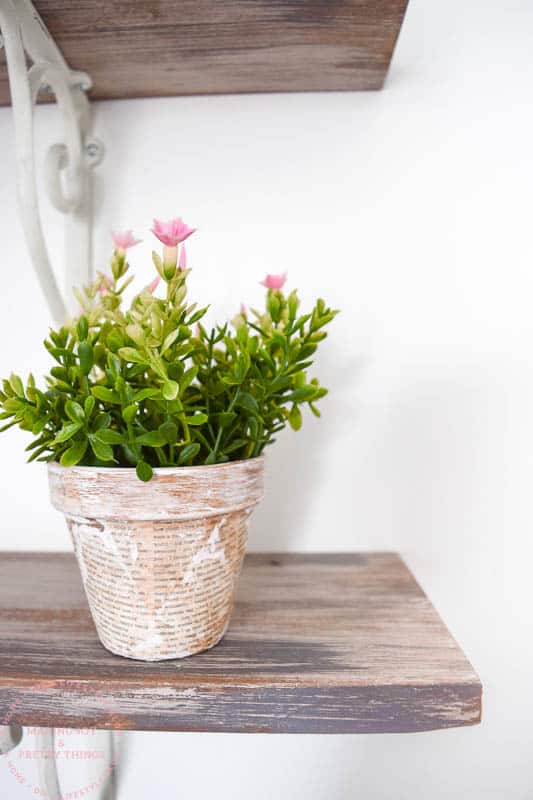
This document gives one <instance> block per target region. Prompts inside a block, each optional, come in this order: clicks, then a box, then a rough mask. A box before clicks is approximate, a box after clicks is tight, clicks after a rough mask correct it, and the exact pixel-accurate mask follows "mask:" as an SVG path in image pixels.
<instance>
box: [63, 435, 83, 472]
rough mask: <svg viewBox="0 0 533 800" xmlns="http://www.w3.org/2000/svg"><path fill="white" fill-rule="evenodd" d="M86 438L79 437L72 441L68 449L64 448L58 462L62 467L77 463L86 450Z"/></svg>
mask: <svg viewBox="0 0 533 800" xmlns="http://www.w3.org/2000/svg"><path fill="white" fill-rule="evenodd" d="M87 444H88V443H87V439H80V440H79V441H77V442H74V444H72V445H71V446H70V447H69V449H68V450H65V452H64V453H63V455H62V456H61V460H60V463H61V465H62V466H63V467H73V466H75V464H79V462H80V461H81V460H82V458H83V456H84V455H85V451H86V450H87Z"/></svg>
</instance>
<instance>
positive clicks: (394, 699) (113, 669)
mask: <svg viewBox="0 0 533 800" xmlns="http://www.w3.org/2000/svg"><path fill="white" fill-rule="evenodd" d="M480 715H481V684H480V682H479V679H478V677H477V675H476V673H475V672H474V670H473V668H472V666H471V665H470V663H469V662H468V661H467V659H466V658H465V656H464V655H463V653H462V651H461V649H460V648H459V646H458V645H457V644H456V642H455V641H454V640H453V638H452V637H451V635H450V634H449V632H448V631H447V629H446V627H445V626H444V624H443V623H442V621H441V619H440V618H439V616H438V614H437V613H436V611H435V610H434V608H433V607H432V605H431V603H430V602H429V600H428V599H427V597H426V596H425V594H424V593H423V592H422V590H421V589H420V587H419V586H418V584H417V583H416V581H415V580H414V578H413V576H412V575H411V573H410V572H409V570H408V569H407V567H406V566H405V564H404V563H403V562H402V560H401V559H400V558H399V556H397V555H395V554H392V553H365V554H334V555H333V554H328V555H325V554H324V555H315V554H313V555H303V554H299V555H296V554H280V555H272V554H253V555H249V556H247V558H246V561H245V566H244V570H243V574H242V577H241V582H240V586H239V591H238V598H237V603H236V608H235V613H234V616H233V619H232V622H231V625H230V628H229V630H228V633H227V635H226V637H225V638H224V640H223V641H222V642H221V644H219V645H218V646H217V647H215V648H214V649H213V650H211V651H209V652H207V653H202V654H200V655H197V656H191V657H190V658H187V659H183V660H177V661H165V662H159V663H145V662H139V661H130V660H128V659H124V658H120V657H118V656H114V655H112V654H111V653H109V652H107V651H106V650H105V649H104V648H103V647H102V645H101V644H100V643H99V641H98V639H97V637H96V632H95V629H94V626H93V623H92V620H91V617H90V614H89V611H88V608H87V604H86V600H85V596H84V594H83V589H82V585H81V580H80V577H79V575H78V570H77V566H76V564H75V561H74V558H73V556H72V555H70V554H66V553H60V554H42V553H3V554H0V724H7V723H8V722H9V723H14V722H18V723H20V724H23V725H38V726H47V727H92V728H108V729H133V730H159V731H241V732H257V731H259V732H276V733H308V732H310V733H313V732H315V733H368V732H382V733H383V732H387V733H388V732H405V731H423V730H432V729H437V728H448V727H454V726H462V725H474V724H476V723H477V722H479V721H480Z"/></svg>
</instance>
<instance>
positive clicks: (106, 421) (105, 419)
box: [92, 413, 111, 431]
mask: <svg viewBox="0 0 533 800" xmlns="http://www.w3.org/2000/svg"><path fill="white" fill-rule="evenodd" d="M109 425H111V414H107V413H105V414H104V413H102V414H97V415H96V417H95V419H94V423H93V425H92V428H93V430H95V431H99V430H102V428H108V427H109Z"/></svg>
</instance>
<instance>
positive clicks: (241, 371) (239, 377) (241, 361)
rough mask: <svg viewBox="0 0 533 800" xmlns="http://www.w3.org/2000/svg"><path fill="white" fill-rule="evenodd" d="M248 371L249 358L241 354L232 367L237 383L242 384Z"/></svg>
mask: <svg viewBox="0 0 533 800" xmlns="http://www.w3.org/2000/svg"><path fill="white" fill-rule="evenodd" d="M249 369H250V356H249V355H248V354H247V353H241V354H240V355H239V357H238V358H237V361H236V363H235V366H234V367H233V375H234V377H235V380H236V381H237V382H238V383H242V382H243V381H244V379H245V378H246V375H247V373H248V370H249Z"/></svg>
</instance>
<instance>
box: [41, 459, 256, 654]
mask: <svg viewBox="0 0 533 800" xmlns="http://www.w3.org/2000/svg"><path fill="white" fill-rule="evenodd" d="M263 467H264V461H263V458H254V459H249V460H247V461H234V462H229V463H227V464H216V465H213V466H205V467H176V468H168V469H156V470H154V477H153V479H152V480H151V481H150V482H149V483H142V482H141V481H140V480H139V479H138V478H137V476H136V475H135V470H133V469H123V468H116V469H114V468H106V467H61V466H59V464H55V463H52V464H49V465H48V476H49V481H50V494H51V498H52V503H53V505H54V506H55V507H56V508H57V509H58V510H59V511H62V512H63V514H64V515H65V517H66V520H67V525H68V527H69V530H70V533H71V535H72V540H73V543H74V549H75V552H76V557H77V559H78V564H79V567H80V571H81V575H82V579H83V584H84V587H85V592H86V595H87V599H88V601H89V606H90V609H91V613H92V615H93V619H94V622H95V625H96V630H97V632H98V636H99V637H100V640H101V642H102V644H103V645H104V647H106V648H107V649H108V650H110V651H111V652H112V653H116V654H117V655H121V656H127V657H128V658H136V659H140V660H143V661H159V660H162V659H165V658H182V657H183V656H189V655H192V654H193V653H199V652H201V651H202V650H207V649H208V648H210V647H213V646H214V645H216V644H217V643H218V642H219V641H220V639H221V638H222V636H223V635H224V633H225V631H226V628H227V626H228V623H229V619H230V615H231V611H232V607H233V597H234V591H235V586H236V583H237V579H238V577H239V573H240V570H241V566H242V560H243V556H244V549H245V546H246V539H247V533H248V520H249V517H250V514H251V513H252V511H253V509H254V507H255V506H256V505H257V503H258V502H259V501H260V500H261V498H262V495H263Z"/></svg>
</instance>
